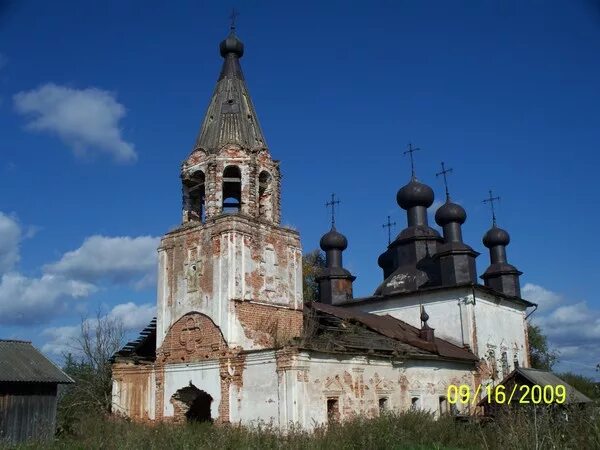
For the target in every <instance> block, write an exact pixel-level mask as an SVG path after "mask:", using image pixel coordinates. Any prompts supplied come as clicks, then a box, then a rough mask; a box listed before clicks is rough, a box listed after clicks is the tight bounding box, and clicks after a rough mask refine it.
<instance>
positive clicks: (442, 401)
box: [439, 396, 449, 416]
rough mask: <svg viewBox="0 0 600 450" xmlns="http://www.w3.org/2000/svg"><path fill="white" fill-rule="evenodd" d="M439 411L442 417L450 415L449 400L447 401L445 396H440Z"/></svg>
mask: <svg viewBox="0 0 600 450" xmlns="http://www.w3.org/2000/svg"><path fill="white" fill-rule="evenodd" d="M439 405H440V408H439V411H440V416H443V415H444V414H448V412H449V410H448V400H447V399H446V397H444V396H440V398H439Z"/></svg>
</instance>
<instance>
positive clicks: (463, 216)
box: [435, 201, 467, 227]
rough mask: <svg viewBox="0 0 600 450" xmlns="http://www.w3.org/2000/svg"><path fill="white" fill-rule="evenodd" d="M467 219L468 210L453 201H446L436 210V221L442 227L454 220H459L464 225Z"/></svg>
mask: <svg viewBox="0 0 600 450" xmlns="http://www.w3.org/2000/svg"><path fill="white" fill-rule="evenodd" d="M465 220H467V212H466V211H465V209H464V208H463V207H462V206H460V205H457V204H456V203H452V202H451V201H447V202H446V203H444V204H443V205H442V206H440V207H439V208H438V210H437V211H436V212H435V223H437V224H438V225H439V226H440V227H443V226H444V225H447V224H449V223H452V222H458V223H460V224H461V225H462V224H463V223H465Z"/></svg>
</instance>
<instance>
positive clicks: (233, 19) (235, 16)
mask: <svg viewBox="0 0 600 450" xmlns="http://www.w3.org/2000/svg"><path fill="white" fill-rule="evenodd" d="M239 15H240V13H238V12H237V11H236V10H235V8H231V14H230V15H229V19H230V20H231V24H230V25H229V29H231V30H235V19H236V18H237V16H239Z"/></svg>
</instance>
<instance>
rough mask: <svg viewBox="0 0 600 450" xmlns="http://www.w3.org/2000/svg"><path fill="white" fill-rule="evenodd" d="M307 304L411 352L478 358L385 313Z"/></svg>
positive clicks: (470, 359)
mask: <svg viewBox="0 0 600 450" xmlns="http://www.w3.org/2000/svg"><path fill="white" fill-rule="evenodd" d="M307 306H308V307H309V308H312V309H313V310H316V311H320V312H323V313H325V314H330V315H332V316H335V317H338V318H340V319H343V320H347V321H350V322H355V323H360V324H361V325H363V326H365V327H367V328H368V329H370V330H372V331H374V332H375V333H377V334H379V335H380V336H385V337H387V338H389V339H391V340H393V341H395V342H396V344H395V345H393V346H394V347H398V349H400V350H403V351H404V352H405V353H407V354H410V355H413V356H417V355H432V356H433V355H435V356H439V357H442V358H448V359H455V360H464V361H469V362H475V361H478V360H479V358H478V357H477V356H476V355H475V354H473V352H471V351H470V350H467V349H466V348H463V347H459V346H457V345H454V344H452V343H451V342H448V341H446V340H444V339H440V338H438V337H435V338H434V340H433V342H429V341H427V340H425V339H422V338H421V337H420V336H419V330H418V329H417V328H415V327H413V326H412V325H409V324H408V323H406V322H404V321H402V320H400V319H396V318H395V317H392V316H390V315H387V314H386V315H383V316H380V315H377V314H369V313H363V312H358V311H353V310H349V309H347V308H339V307H337V306H332V305H326V304H324V303H318V302H312V303H308V304H307ZM399 344H402V345H399ZM365 345H367V346H368V345H373V344H369V343H365Z"/></svg>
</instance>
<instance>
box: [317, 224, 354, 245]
mask: <svg viewBox="0 0 600 450" xmlns="http://www.w3.org/2000/svg"><path fill="white" fill-rule="evenodd" d="M320 245H321V249H322V250H323V251H327V250H346V247H348V239H346V236H344V235H343V234H342V233H338V231H337V230H336V229H335V228H333V227H332V228H331V230H329V231H328V232H327V233H325V234H324V235H323V237H322V238H321V242H320Z"/></svg>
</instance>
